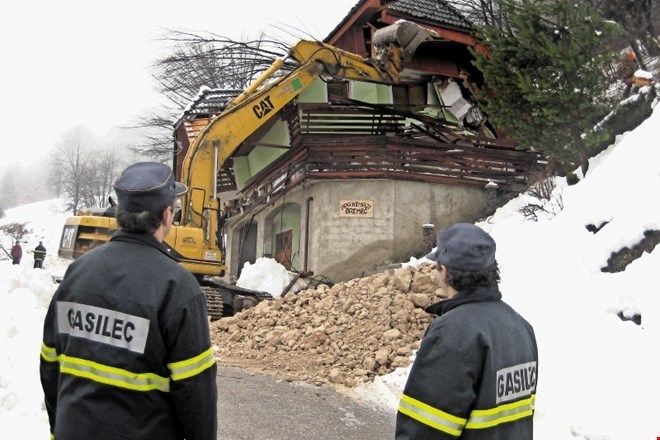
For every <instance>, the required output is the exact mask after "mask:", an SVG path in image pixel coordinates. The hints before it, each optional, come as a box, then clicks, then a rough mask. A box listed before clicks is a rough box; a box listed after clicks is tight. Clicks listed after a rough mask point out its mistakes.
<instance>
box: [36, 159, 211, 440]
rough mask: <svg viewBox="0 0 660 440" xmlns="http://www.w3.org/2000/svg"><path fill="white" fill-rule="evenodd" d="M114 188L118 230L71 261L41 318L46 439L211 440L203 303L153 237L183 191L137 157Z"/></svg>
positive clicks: (160, 233)
mask: <svg viewBox="0 0 660 440" xmlns="http://www.w3.org/2000/svg"><path fill="white" fill-rule="evenodd" d="M114 189H115V192H116V193H117V224H118V225H119V227H120V230H119V231H118V232H116V233H115V234H113V236H112V237H111V239H110V241H109V242H108V243H106V244H104V245H102V246H99V247H97V248H95V249H93V250H91V251H89V252H87V253H85V254H84V255H82V256H81V257H79V258H78V259H77V260H75V261H74V262H73V263H71V265H70V266H69V267H68V269H67V271H66V273H65V275H64V278H63V279H62V281H61V283H60V285H59V287H58V289H57V291H56V292H55V294H54V296H53V299H52V301H51V303H50V306H49V308H48V311H47V313H46V318H45V320H44V335H43V344H42V350H41V370H40V371H41V384H42V387H43V390H44V394H45V402H46V410H47V412H48V419H49V422H50V431H51V438H53V436H54V438H55V439H64V440H69V439H95V440H111V439H112V440H114V439H137V440H140V439H144V440H146V439H158V440H161V439H163V440H178V439H187V440H215V439H216V436H217V385H216V374H217V366H216V361H215V355H214V352H213V348H212V346H211V338H210V333H209V324H208V318H207V310H206V302H205V299H204V296H203V294H202V290H201V287H200V286H199V283H198V282H197V280H196V279H195V277H194V276H193V275H192V274H191V273H190V272H189V271H187V270H186V269H184V268H183V267H182V266H181V265H179V264H178V263H177V261H175V260H174V258H173V257H172V256H171V255H170V253H169V252H168V250H167V249H166V247H165V246H164V245H163V243H162V241H163V238H164V237H165V236H166V235H167V234H168V232H169V231H170V229H171V227H172V220H173V217H174V209H175V205H176V201H177V199H178V198H179V197H180V196H181V195H183V194H184V193H185V192H186V187H185V185H182V184H181V183H177V182H175V181H174V175H173V174H172V171H171V169H170V167H168V166H167V165H163V164H159V163H154V162H140V163H137V164H134V165H131V166H129V167H128V168H126V169H125V170H124V171H123V172H122V174H121V175H120V176H119V178H118V179H117V180H116V181H115V183H114Z"/></svg>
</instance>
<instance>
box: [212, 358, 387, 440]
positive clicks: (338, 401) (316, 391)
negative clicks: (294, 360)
mask: <svg viewBox="0 0 660 440" xmlns="http://www.w3.org/2000/svg"><path fill="white" fill-rule="evenodd" d="M394 421H395V415H394V414H383V413H381V412H378V410H376V409H374V408H372V407H371V406H369V405H366V404H365V405H362V404H360V403H359V402H358V401H356V400H354V399H352V398H350V397H348V396H345V395H343V394H339V393H337V392H335V391H334V390H332V389H329V388H321V387H317V386H314V385H308V384H303V383H289V382H285V381H282V380H278V379H275V378H273V377H270V376H265V375H260V374H252V373H250V372H248V371H246V370H241V369H237V368H226V367H219V368H218V439H219V440H326V439H327V440H386V439H393V438H394Z"/></svg>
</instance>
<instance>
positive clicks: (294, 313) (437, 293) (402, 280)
mask: <svg viewBox="0 0 660 440" xmlns="http://www.w3.org/2000/svg"><path fill="white" fill-rule="evenodd" d="M436 274H437V271H436V270H435V267H434V266H433V265H420V266H419V267H417V268H413V267H403V268H400V269H397V270H395V271H394V273H391V272H389V273H387V272H386V273H379V274H374V275H371V276H369V277H365V278H356V279H353V280H349V281H347V282H344V283H337V284H335V285H333V286H332V287H329V286H327V285H325V284H321V285H319V286H317V287H316V288H308V289H306V290H302V291H299V292H290V293H288V294H287V295H286V296H285V297H284V298H279V299H275V300H273V301H262V302H261V303H259V304H258V305H257V306H256V307H253V308H251V309H247V310H244V311H242V312H240V313H237V314H236V315H234V316H233V317H228V318H222V319H220V320H218V321H215V322H213V323H211V338H212V340H213V344H214V346H216V347H217V353H216V357H217V358H218V359H219V362H221V363H222V362H227V363H228V364H233V365H241V366H244V367H245V368H250V367H254V368H259V369H261V370H266V371H269V372H272V373H273V374H275V375H277V376H279V377H281V378H283V380H294V379H293V378H298V379H297V380H304V381H306V382H308V383H311V384H317V385H322V384H331V385H337V386H349V387H352V386H355V385H356V384H357V383H364V382H367V381H369V380H373V378H374V377H375V375H376V374H379V375H381V374H387V373H389V372H391V371H392V370H393V369H394V368H397V367H405V366H408V365H410V363H411V360H410V356H411V355H412V352H413V350H416V349H417V348H418V347H419V344H420V340H421V338H422V337H423V335H424V332H425V330H426V328H427V327H428V325H429V323H430V322H431V320H432V319H433V318H434V317H433V316H432V315H429V314H428V313H426V312H425V311H424V310H423V307H426V306H427V305H428V304H431V303H433V302H436V301H439V300H441V299H442V291H441V290H439V288H438V284H437V280H436V279H435V278H434V277H435V276H436Z"/></svg>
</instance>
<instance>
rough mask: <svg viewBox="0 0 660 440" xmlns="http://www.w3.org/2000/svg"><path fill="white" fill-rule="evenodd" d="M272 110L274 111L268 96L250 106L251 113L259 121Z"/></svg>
mask: <svg viewBox="0 0 660 440" xmlns="http://www.w3.org/2000/svg"><path fill="white" fill-rule="evenodd" d="M273 110H275V106H273V103H272V102H271V101H270V95H269V96H266V97H265V98H264V99H262V100H261V101H259V103H258V104H255V105H254V106H252V111H253V112H254V114H255V115H257V118H259V119H262V118H263V117H264V116H266V115H267V114H268V113H270V112H272V111H273Z"/></svg>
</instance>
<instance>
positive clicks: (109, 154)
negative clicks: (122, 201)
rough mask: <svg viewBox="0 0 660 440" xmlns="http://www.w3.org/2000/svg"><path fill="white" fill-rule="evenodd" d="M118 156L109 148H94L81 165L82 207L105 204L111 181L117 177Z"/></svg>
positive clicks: (109, 192) (110, 189) (110, 191)
mask: <svg viewBox="0 0 660 440" xmlns="http://www.w3.org/2000/svg"><path fill="white" fill-rule="evenodd" d="M118 170H119V158H118V156H117V152H116V151H115V150H114V149H111V148H104V149H101V148H99V149H95V150H94V151H93V154H92V155H91V156H89V158H88V160H87V163H86V165H85V166H84V167H83V179H82V181H83V190H82V199H83V205H84V207H101V206H106V205H107V200H108V197H109V196H110V194H111V193H112V182H113V181H114V179H115V178H116V177H117V174H118Z"/></svg>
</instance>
